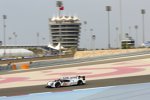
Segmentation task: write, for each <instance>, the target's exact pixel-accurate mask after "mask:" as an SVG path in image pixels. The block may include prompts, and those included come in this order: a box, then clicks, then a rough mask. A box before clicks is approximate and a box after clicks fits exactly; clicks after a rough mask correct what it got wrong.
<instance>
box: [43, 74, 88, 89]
mask: <svg viewBox="0 0 150 100" xmlns="http://www.w3.org/2000/svg"><path fill="white" fill-rule="evenodd" d="M84 84H86V80H85V76H75V77H63V78H60V79H58V80H54V81H49V82H48V83H47V86H46V87H51V88H59V87H63V86H73V85H84Z"/></svg>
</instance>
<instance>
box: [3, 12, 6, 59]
mask: <svg viewBox="0 0 150 100" xmlns="http://www.w3.org/2000/svg"><path fill="white" fill-rule="evenodd" d="M6 19H7V16H6V15H3V28H4V41H3V42H4V54H3V55H4V57H5V55H6V50H5V49H6V23H5V20H6Z"/></svg>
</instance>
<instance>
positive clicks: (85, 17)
mask: <svg viewBox="0 0 150 100" xmlns="http://www.w3.org/2000/svg"><path fill="white" fill-rule="evenodd" d="M56 1H57V0H0V16H1V17H0V40H1V41H3V33H4V31H3V30H4V29H3V18H2V15H7V19H6V20H5V21H6V44H7V45H14V44H15V45H37V35H36V34H37V33H39V34H40V35H39V36H40V38H39V42H40V43H39V45H48V43H49V41H51V40H50V39H49V34H50V31H49V26H48V19H49V18H51V17H53V16H56V15H57V8H56ZM119 1H120V0H63V3H64V8H65V9H64V11H63V12H62V14H63V15H75V16H78V17H79V18H80V21H81V23H82V26H81V33H80V34H81V35H80V43H79V47H80V48H89V49H90V48H98V49H102V48H108V12H107V11H106V10H105V7H106V6H111V7H112V11H111V12H110V13H109V14H110V17H109V18H110V37H111V39H110V41H111V47H117V45H118V34H119V32H120V30H116V27H118V28H119V29H120V6H119ZM121 1H122V26H123V27H122V32H123V33H129V35H130V36H132V37H133V39H136V36H138V39H137V40H138V44H139V45H140V44H141V43H142V34H143V33H142V14H141V9H146V14H145V15H144V19H145V40H146V41H149V40H150V34H149V33H150V28H149V27H150V20H149V18H150V7H149V3H150V1H149V0H121ZM84 21H87V24H86V25H85V24H84V23H83V22H84ZM135 25H138V30H137V33H136V30H135V28H134V26H135ZM91 30H93V31H91ZM14 32H15V33H16V34H17V38H15V37H14V35H13V33H14ZM91 34H94V35H95V36H96V39H95V41H94V40H93V41H92V40H91ZM9 37H11V39H9Z"/></svg>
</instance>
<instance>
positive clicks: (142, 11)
mask: <svg viewBox="0 0 150 100" xmlns="http://www.w3.org/2000/svg"><path fill="white" fill-rule="evenodd" d="M145 13H146V11H145V9H141V14H142V23H143V40H142V42H143V43H144V42H145V23H144V22H145V20H144V15H145Z"/></svg>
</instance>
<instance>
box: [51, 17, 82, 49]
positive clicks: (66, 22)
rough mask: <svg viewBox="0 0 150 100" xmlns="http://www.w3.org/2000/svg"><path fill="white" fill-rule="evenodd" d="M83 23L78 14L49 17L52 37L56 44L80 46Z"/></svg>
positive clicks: (67, 46) (70, 46) (65, 46)
mask: <svg viewBox="0 0 150 100" xmlns="http://www.w3.org/2000/svg"><path fill="white" fill-rule="evenodd" d="M80 26H81V23H80V20H79V18H78V17H76V16H56V17H53V18H50V19H49V27H50V32H51V39H52V43H53V45H54V46H56V45H58V43H61V46H63V47H64V48H78V46H79V39H80V38H79V36H80V34H79V33H80V29H81V27H80Z"/></svg>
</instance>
